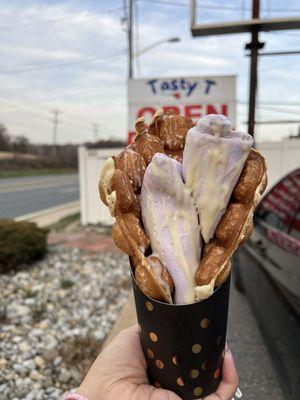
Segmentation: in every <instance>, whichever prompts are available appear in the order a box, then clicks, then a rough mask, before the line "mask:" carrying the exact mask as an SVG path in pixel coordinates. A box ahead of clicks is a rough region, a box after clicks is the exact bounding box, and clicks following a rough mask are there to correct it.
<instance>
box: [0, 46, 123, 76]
mask: <svg viewBox="0 0 300 400" xmlns="http://www.w3.org/2000/svg"><path fill="white" fill-rule="evenodd" d="M124 54H125V51H124V52H122V53H119V54H116V55H114V56H110V57H107V58H98V57H90V58H89V59H85V60H81V61H79V60H78V61H69V62H68V61H67V62H62V63H58V64H41V65H35V64H28V65H27V66H23V67H21V68H12V69H10V68H9V69H3V70H0V74H14V73H23V72H31V71H40V70H44V69H51V68H62V67H63V68H64V67H69V66H74V65H76V66H77V65H82V64H89V63H97V62H102V61H108V60H111V59H115V58H116V57H120V56H122V55H124Z"/></svg>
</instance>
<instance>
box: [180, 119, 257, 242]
mask: <svg viewBox="0 0 300 400" xmlns="http://www.w3.org/2000/svg"><path fill="white" fill-rule="evenodd" d="M252 145H253V139H252V137H251V136H250V135H248V134H247V133H241V132H237V131H235V130H233V129H231V123H230V121H229V119H228V118H227V117H225V116H224V115H218V114H210V115H207V116H205V117H203V118H201V119H200V120H199V121H198V123H197V125H196V126H195V127H194V128H192V129H190V130H189V132H188V134H187V138H186V144H185V148H184V152H183V162H182V167H183V178H184V181H185V185H186V187H187V188H188V189H189V190H190V193H191V195H192V197H193V200H194V204H195V206H196V208H197V212H198V215H199V220H200V229H201V234H202V237H203V239H204V241H205V242H206V243H207V242H208V241H209V240H210V239H211V238H212V237H213V235H214V232H215V229H216V227H217V225H218V223H219V222H220V220H221V218H222V216H223V214H224V213H225V211H226V207H227V204H228V201H229V199H230V196H231V193H232V191H233V189H234V187H235V185H236V183H237V181H238V179H239V176H240V174H241V172H242V169H243V166H244V164H245V161H246V159H247V157H248V155H249V152H250V150H251V147H252Z"/></svg>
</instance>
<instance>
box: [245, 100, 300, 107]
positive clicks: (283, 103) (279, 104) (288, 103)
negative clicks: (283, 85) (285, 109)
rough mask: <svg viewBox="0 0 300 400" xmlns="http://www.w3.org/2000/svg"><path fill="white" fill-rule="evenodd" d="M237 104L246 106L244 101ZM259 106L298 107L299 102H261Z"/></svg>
mask: <svg viewBox="0 0 300 400" xmlns="http://www.w3.org/2000/svg"><path fill="white" fill-rule="evenodd" d="M237 103H238V104H242V105H246V104H248V102H247V101H245V100H237ZM259 104H262V105H266V106H276V105H278V106H300V101H273V100H263V101H260V102H259Z"/></svg>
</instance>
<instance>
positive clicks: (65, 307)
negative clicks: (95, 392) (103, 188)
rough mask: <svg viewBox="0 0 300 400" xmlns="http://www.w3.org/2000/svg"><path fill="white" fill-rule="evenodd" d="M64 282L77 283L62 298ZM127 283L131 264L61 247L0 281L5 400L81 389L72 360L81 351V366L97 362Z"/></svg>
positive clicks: (0, 399)
mask: <svg viewBox="0 0 300 400" xmlns="http://www.w3.org/2000/svg"><path fill="white" fill-rule="evenodd" d="M80 229H82V228H80ZM84 229H85V228H84ZM91 232H92V231H91ZM61 277H63V279H66V280H72V282H73V283H74V285H73V289H70V290H65V292H63V291H62V288H61V286H60V282H61ZM120 282H122V284H120ZM126 282H127V284H126ZM129 283H130V274H129V268H128V260H127V257H126V256H124V255H122V254H120V253H105V252H102V253H99V254H96V253H91V254H89V253H84V252H82V251H79V250H76V249H75V250H74V249H67V248H63V247H62V246H56V247H50V249H49V252H48V254H47V256H46V258H45V259H44V260H42V261H38V262H36V263H35V264H33V265H32V266H31V267H30V268H28V269H26V270H23V271H17V272H15V273H9V274H3V275H1V279H0V293H1V301H3V303H4V304H6V305H7V308H8V316H9V318H7V319H6V320H5V321H2V323H1V332H0V354H1V355H0V382H1V383H0V400H19V399H24V400H40V399H41V400H44V399H47V400H57V399H58V398H60V397H61V396H62V395H63V393H64V392H65V390H66V388H67V387H76V385H78V384H79V382H80V381H81V380H82V378H83V376H82V373H81V372H80V371H79V370H77V368H76V363H75V361H74V358H73V357H72V354H74V353H76V352H78V349H79V348H80V347H81V348H83V349H86V351H83V353H82V357H83V360H82V361H83V363H88V364H89V363H91V362H92V361H93V360H92V359H91V358H90V356H89V354H91V351H90V350H91V349H92V348H94V347H93V346H95V344H94V343H93V336H94V333H95V332H96V336H97V338H98V341H99V344H101V341H102V340H103V338H104V337H105V336H106V334H107V332H109V331H110V329H111V327H112V324H113V323H114V321H115V319H116V318H117V316H118V313H119V312H120V310H121V308H122V305H123V304H124V301H125V300H126V297H127V296H128V292H129ZM74 289H76V290H74ZM116 292H117V293H118V296H117V297H116V296H115V293H116ZM64 293H65V297H63V295H64ZM29 294H30V296H29ZM22 296H24V297H23V298H22ZM26 296H27V297H26ZM89 337H90V338H91V343H90V344H89V342H88V340H87V338H89ZM89 346H92V348H91V347H89ZM85 354H86V355H87V356H85ZM54 386H55V387H54Z"/></svg>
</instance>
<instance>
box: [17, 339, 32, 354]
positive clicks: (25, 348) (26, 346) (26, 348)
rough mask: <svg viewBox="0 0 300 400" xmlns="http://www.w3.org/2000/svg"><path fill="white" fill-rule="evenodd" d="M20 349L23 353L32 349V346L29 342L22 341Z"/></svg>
mask: <svg viewBox="0 0 300 400" xmlns="http://www.w3.org/2000/svg"><path fill="white" fill-rule="evenodd" d="M19 349H20V351H22V353H25V352H27V351H29V350H30V346H29V344H28V343H27V342H21V343H19Z"/></svg>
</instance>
